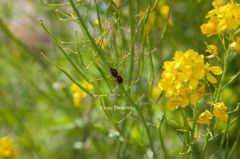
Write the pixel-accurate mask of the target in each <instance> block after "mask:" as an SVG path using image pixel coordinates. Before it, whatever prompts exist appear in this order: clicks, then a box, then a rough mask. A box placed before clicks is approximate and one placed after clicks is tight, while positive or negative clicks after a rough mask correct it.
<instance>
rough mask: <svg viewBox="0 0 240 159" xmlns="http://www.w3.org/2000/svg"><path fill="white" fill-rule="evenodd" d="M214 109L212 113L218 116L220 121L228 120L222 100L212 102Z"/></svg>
mask: <svg viewBox="0 0 240 159" xmlns="http://www.w3.org/2000/svg"><path fill="white" fill-rule="evenodd" d="M213 106H214V110H213V114H214V115H215V116H216V117H218V118H219V119H220V120H222V121H227V120H228V114H227V112H226V110H227V107H226V106H225V104H224V102H221V103H216V104H213Z"/></svg>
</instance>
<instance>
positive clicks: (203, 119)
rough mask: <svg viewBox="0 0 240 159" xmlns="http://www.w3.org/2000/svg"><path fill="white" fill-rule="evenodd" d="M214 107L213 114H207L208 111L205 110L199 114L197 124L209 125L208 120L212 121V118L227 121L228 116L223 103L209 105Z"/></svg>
mask: <svg viewBox="0 0 240 159" xmlns="http://www.w3.org/2000/svg"><path fill="white" fill-rule="evenodd" d="M210 104H212V105H213V106H214V110H213V114H212V113H211V112H209V111H208V110H205V111H204V112H203V113H201V114H200V115H199V117H198V119H199V120H197V123H201V124H209V119H212V118H213V117H214V116H215V117H217V118H219V119H220V120H222V121H227V120H228V114H227V112H226V110H227V107H226V106H225V104H224V103H223V102H221V103H216V104H213V103H210Z"/></svg>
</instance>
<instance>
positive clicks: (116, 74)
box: [110, 68, 118, 77]
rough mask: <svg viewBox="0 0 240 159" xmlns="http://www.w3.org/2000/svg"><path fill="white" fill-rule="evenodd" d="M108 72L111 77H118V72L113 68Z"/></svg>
mask: <svg viewBox="0 0 240 159" xmlns="http://www.w3.org/2000/svg"><path fill="white" fill-rule="evenodd" d="M110 72H111V74H112V76H113V77H117V76H118V71H117V70H116V69H115V68H110Z"/></svg>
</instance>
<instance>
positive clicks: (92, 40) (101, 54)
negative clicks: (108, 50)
mask: <svg viewBox="0 0 240 159" xmlns="http://www.w3.org/2000/svg"><path fill="white" fill-rule="evenodd" d="M69 2H70V4H71V6H72V9H73V11H74V13H75V14H76V16H77V20H78V23H79V24H80V26H81V27H80V28H81V29H82V31H83V32H84V33H85V35H86V36H87V37H88V39H89V40H90V42H91V45H92V47H93V49H94V50H95V51H96V52H97V53H98V54H99V55H100V58H101V59H102V62H103V63H104V64H105V65H106V66H108V67H109V68H110V66H109V64H108V63H107V59H106V57H105V56H104V53H103V51H102V50H101V49H100V48H99V47H98V46H97V44H96V43H95V41H94V39H93V37H92V36H91V34H90V33H89V31H88V29H87V26H86V25H85V23H84V21H83V19H82V17H81V16H80V13H79V11H78V9H77V7H76V5H75V4H74V2H73V0H69Z"/></svg>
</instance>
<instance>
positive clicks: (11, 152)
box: [0, 137, 19, 158]
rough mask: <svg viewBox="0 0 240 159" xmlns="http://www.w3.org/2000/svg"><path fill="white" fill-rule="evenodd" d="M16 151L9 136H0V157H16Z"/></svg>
mask: <svg viewBox="0 0 240 159" xmlns="http://www.w3.org/2000/svg"><path fill="white" fill-rule="evenodd" d="M18 153H19V152H18V151H17V150H16V148H15V145H14V143H13V142H12V140H11V139H10V138H9V137H1V138H0V158H1V157H2V158H10V157H16V156H17V155H18Z"/></svg>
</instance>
